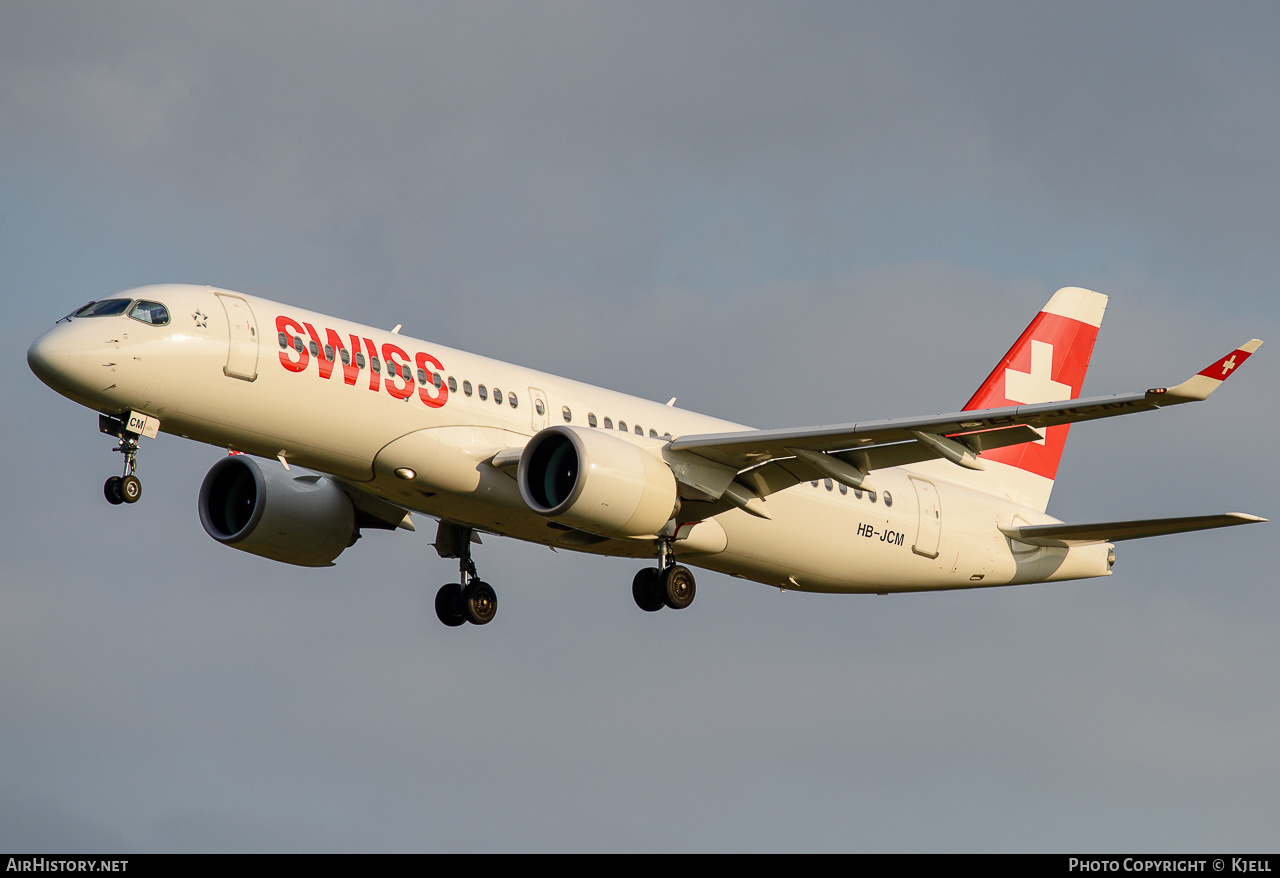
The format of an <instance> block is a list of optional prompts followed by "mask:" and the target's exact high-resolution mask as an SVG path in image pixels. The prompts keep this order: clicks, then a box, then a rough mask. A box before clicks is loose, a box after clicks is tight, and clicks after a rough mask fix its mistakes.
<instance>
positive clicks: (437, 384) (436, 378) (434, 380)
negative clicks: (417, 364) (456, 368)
mask: <svg viewBox="0 0 1280 878" xmlns="http://www.w3.org/2000/svg"><path fill="white" fill-rule="evenodd" d="M431 386H432V387H434V388H435V389H436V390H439V389H440V388H441V387H442V386H444V378H442V377H440V373H439V372H432V373H431Z"/></svg>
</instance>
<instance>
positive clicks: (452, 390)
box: [449, 375, 458, 393]
mask: <svg viewBox="0 0 1280 878" xmlns="http://www.w3.org/2000/svg"><path fill="white" fill-rule="evenodd" d="M449 392H450V393H457V392H458V382H457V381H454V380H453V376H452V375H450V376H449Z"/></svg>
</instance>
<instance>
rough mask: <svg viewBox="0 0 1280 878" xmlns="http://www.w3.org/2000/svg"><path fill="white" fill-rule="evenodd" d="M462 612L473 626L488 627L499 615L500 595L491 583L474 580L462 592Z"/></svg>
mask: <svg viewBox="0 0 1280 878" xmlns="http://www.w3.org/2000/svg"><path fill="white" fill-rule="evenodd" d="M462 612H463V615H465V616H466V617H467V621H468V622H470V623H471V624H472V625H488V624H489V623H490V622H492V621H493V617H494V616H496V615H497V614H498V593H497V592H495V591H494V590H493V586H492V585H490V584H489V583H487V582H484V581H482V580H479V579H476V580H473V581H472V582H470V583H469V584H468V585H467V587H466V588H465V589H463V590H462Z"/></svg>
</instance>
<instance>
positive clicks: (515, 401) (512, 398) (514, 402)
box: [507, 393, 520, 408]
mask: <svg viewBox="0 0 1280 878" xmlns="http://www.w3.org/2000/svg"><path fill="white" fill-rule="evenodd" d="M507 402H508V403H509V404H510V406H511V407H512V408H516V407H517V406H519V405H520V400H518V399H516V395H515V394H514V393H508V394H507Z"/></svg>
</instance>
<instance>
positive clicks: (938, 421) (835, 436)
mask: <svg viewBox="0 0 1280 878" xmlns="http://www.w3.org/2000/svg"><path fill="white" fill-rule="evenodd" d="M1261 346H1262V342H1261V341H1259V340H1258V339H1256V338H1255V339H1252V340H1250V341H1248V342H1246V343H1245V344H1243V345H1241V346H1240V347H1239V348H1237V349H1235V350H1234V351H1232V352H1231V353H1229V354H1227V355H1226V356H1225V357H1222V358H1220V359H1219V360H1217V361H1216V362H1215V363H1213V364H1212V365H1210V366H1207V367H1206V368H1204V369H1203V370H1201V371H1200V372H1199V373H1197V374H1196V375H1194V376H1192V377H1191V378H1189V379H1188V380H1186V381H1184V382H1182V383H1181V384H1178V385H1176V386H1174V387H1167V388H1166V387H1157V388H1153V389H1151V390H1148V391H1146V392H1144V393H1133V394H1128V395H1119V396H1099V397H1093V398H1090V399H1074V400H1063V401H1058V402H1046V403H1037V404H1034V405H1018V406H1007V407H1004V408H992V409H979V410H972V411H961V412H954V413H951V414H939V415H929V416H926V417H920V418H895V419H890V420H883V421H866V422H861V423H854V424H836V425H834V426H820V427H801V428H798V429H778V430H750V431H745V432H741V433H712V434H703V435H693V436H681V437H679V438H678V439H675V440H673V441H672V442H671V444H670V446H669V448H670V449H671V450H672V451H675V452H682V451H683V452H691V453H693V454H696V455H698V456H700V457H703V458H705V459H707V460H710V461H714V462H715V463H718V464H722V465H725V466H728V467H732V468H734V469H737V470H739V471H741V470H747V469H750V468H752V467H758V466H760V465H761V464H765V463H768V462H770V461H774V460H782V459H787V458H792V459H796V460H797V461H798V462H800V463H804V464H809V468H812V469H814V470H816V471H818V472H820V473H822V474H825V475H831V476H832V477H833V478H839V477H838V476H836V475H835V474H834V473H832V472H827V470H826V469H825V468H826V467H830V466H831V461H830V458H833V457H835V458H837V461H838V462H837V463H836V464H835V467H836V468H839V466H840V462H843V463H844V465H845V467H849V466H852V467H853V468H855V469H856V470H858V471H861V473H862V474H863V475H865V474H866V473H867V472H869V471H870V470H872V469H880V468H883V467H886V466H901V465H902V464H903V463H911V462H915V461H918V460H927V459H931V458H946V459H948V460H951V461H952V462H953V463H956V464H958V465H960V466H965V467H968V468H970V469H982V464H981V462H980V461H978V460H977V455H978V454H981V453H982V452H983V451H985V450H987V449H989V448H993V447H998V446H1000V445H1005V444H1010V441H1015V440H1016V441H1017V442H1030V441H1033V440H1035V439H1038V438H1041V434H1040V433H1039V432H1038V431H1039V430H1043V429H1044V428H1047V427H1054V426H1057V425H1059V424H1073V423H1076V422H1078V421H1092V420H1097V419H1099V418H1112V417H1116V416H1118V415H1127V414H1131V413H1133V412H1142V411H1152V410H1154V409H1158V408H1163V407H1165V406H1170V405H1181V404H1182V403H1186V402H1196V401H1199V400H1202V399H1207V398H1208V396H1209V394H1210V393H1212V392H1213V391H1214V390H1216V389H1217V387H1218V385H1220V384H1221V383H1222V382H1223V381H1225V380H1226V379H1227V378H1228V377H1229V376H1230V375H1231V373H1232V371H1233V370H1235V369H1236V368H1237V367H1238V366H1240V364H1242V363H1243V362H1244V361H1245V360H1246V359H1248V357H1249V355H1250V354H1252V353H1253V352H1254V351H1256V350H1257V349H1258V348H1259V347H1261ZM1014 430H1016V431H1018V432H1012V431H1014ZM1004 431H1009V432H1007V433H1006V435H1005V436H1001V435H1000V433H1001V432H1004ZM1031 431H1036V432H1031ZM901 443H910V446H909V447H910V449H911V450H909V451H907V450H905V449H902V450H898V451H890V450H889V449H892V448H896V446H897V445H899V444H901ZM907 458H911V459H907ZM855 478H856V477H855Z"/></svg>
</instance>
